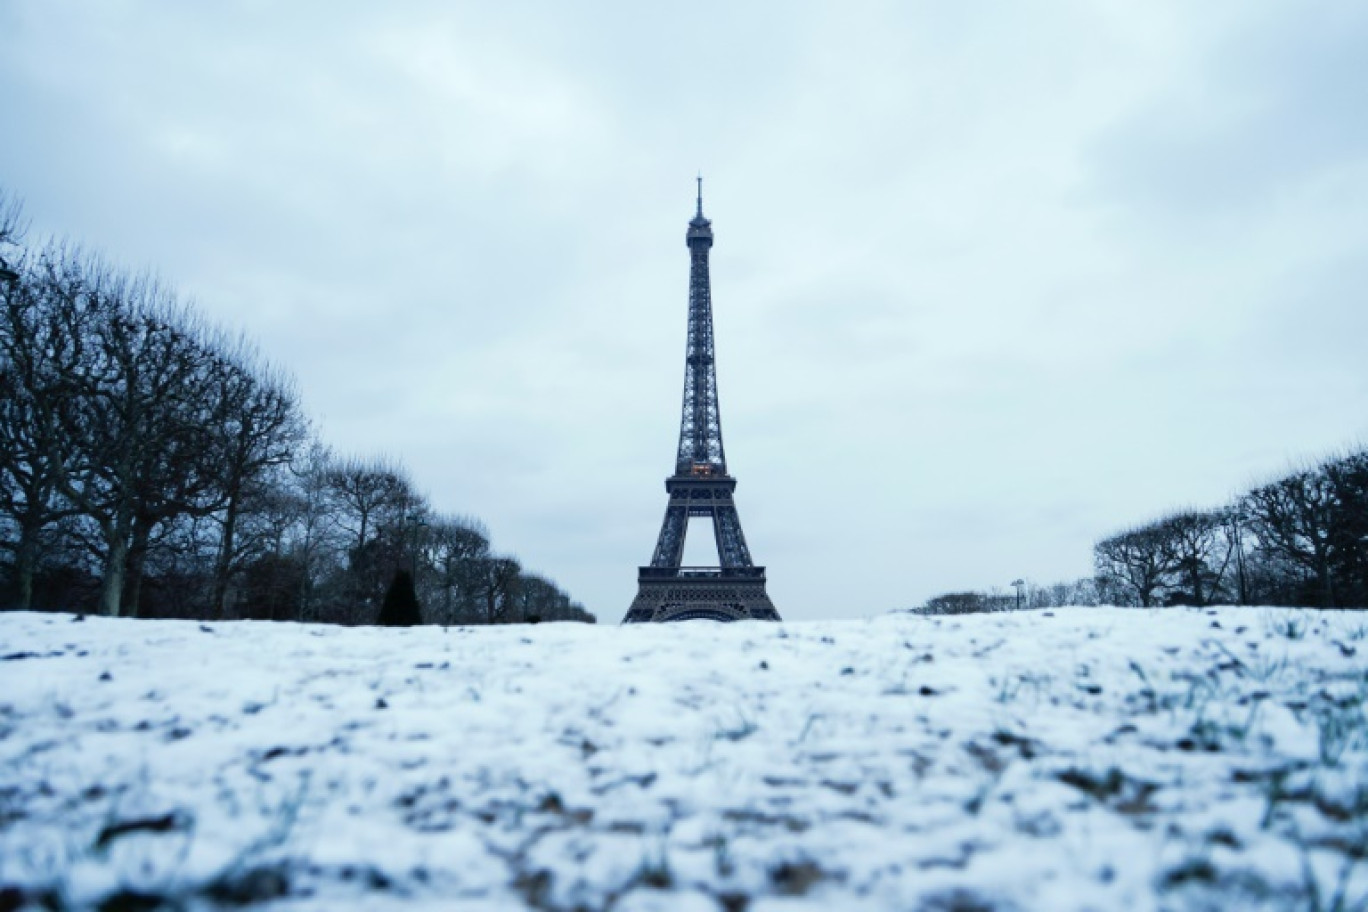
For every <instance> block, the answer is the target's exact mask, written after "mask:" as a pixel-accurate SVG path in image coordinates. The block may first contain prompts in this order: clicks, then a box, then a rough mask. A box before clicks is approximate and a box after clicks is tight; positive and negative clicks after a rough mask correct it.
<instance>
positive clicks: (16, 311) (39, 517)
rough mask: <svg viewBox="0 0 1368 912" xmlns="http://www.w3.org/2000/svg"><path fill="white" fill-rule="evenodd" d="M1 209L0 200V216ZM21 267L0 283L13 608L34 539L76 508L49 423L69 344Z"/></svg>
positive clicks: (35, 557) (4, 491) (29, 593)
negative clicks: (63, 482) (61, 483)
mask: <svg viewBox="0 0 1368 912" xmlns="http://www.w3.org/2000/svg"><path fill="white" fill-rule="evenodd" d="M3 208H4V207H3V202H2V201H0V219H3V218H4V211H3ZM0 228H3V226H0ZM24 272H25V274H24V275H22V276H20V277H19V278H18V279H16V281H14V282H12V283H6V284H5V285H4V286H3V287H0V295H3V297H2V298H0V302H2V303H3V311H0V514H3V515H5V516H7V517H9V519H10V520H11V522H12V523H13V525H14V528H15V535H14V537H13V540H12V541H11V540H10V539H9V538H8V537H6V538H5V539H4V540H3V544H4V545H5V546H6V547H8V548H10V549H11V550H13V552H14V567H15V579H16V583H17V589H18V597H17V600H16V606H17V607H18V608H20V609H22V610H27V609H28V608H31V607H32V605H33V577H34V573H35V571H36V569H37V564H38V561H39V557H40V553H39V552H40V539H41V537H42V536H43V535H44V532H45V530H47V529H48V528H49V527H50V526H51V525H53V524H54V523H57V522H59V521H60V520H62V519H63V518H64V517H66V516H70V515H72V514H73V513H74V512H75V510H74V509H73V508H72V507H71V505H70V503H69V502H67V501H66V500H65V499H64V498H62V497H61V495H60V493H59V488H58V475H59V473H58V471H57V466H56V464H55V462H54V460H55V459H57V458H60V457H59V456H58V455H57V448H56V447H55V441H54V439H53V436H52V433H53V432H52V422H51V420H50V417H51V416H50V409H51V406H52V396H51V390H52V386H53V383H54V379H55V378H56V377H60V376H61V375H62V374H63V373H64V372H65V371H69V370H71V368H72V363H73V360H74V357H75V349H74V348H73V346H71V345H69V344H66V343H67V340H64V339H63V338H61V337H60V333H59V332H58V330H59V328H60V321H59V320H56V319H54V313H53V307H52V301H51V299H50V298H49V297H45V296H44V292H45V290H46V291H49V292H50V290H51V289H50V287H49V286H45V285H44V284H43V283H41V282H39V281H37V280H36V278H35V277H34V276H33V275H31V274H28V273H29V272H30V271H29V270H28V269H25V270H24Z"/></svg>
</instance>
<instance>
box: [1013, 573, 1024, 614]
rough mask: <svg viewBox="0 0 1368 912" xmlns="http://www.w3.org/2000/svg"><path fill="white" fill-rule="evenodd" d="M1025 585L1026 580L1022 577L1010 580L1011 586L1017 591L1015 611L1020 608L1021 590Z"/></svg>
mask: <svg viewBox="0 0 1368 912" xmlns="http://www.w3.org/2000/svg"><path fill="white" fill-rule="evenodd" d="M1025 585H1026V581H1025V580H1023V579H1014V580H1012V588H1013V589H1015V590H1016V591H1017V611H1020V610H1021V590H1022V587H1024V586H1025Z"/></svg>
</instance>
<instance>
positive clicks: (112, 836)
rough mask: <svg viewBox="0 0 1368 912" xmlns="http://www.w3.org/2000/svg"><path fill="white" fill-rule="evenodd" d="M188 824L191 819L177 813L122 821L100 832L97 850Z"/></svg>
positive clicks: (180, 827)
mask: <svg viewBox="0 0 1368 912" xmlns="http://www.w3.org/2000/svg"><path fill="white" fill-rule="evenodd" d="M188 824H189V819H188V818H187V817H185V816H184V815H182V814H180V813H178V812H176V811H172V812H170V813H169V814H162V815H161V816H159V817H138V818H135V819H133V820H121V821H119V822H118V823H111V824H107V825H106V826H105V827H104V828H103V829H101V830H100V835H99V836H97V837H95V848H97V849H103V848H104V847H105V846H107V845H109V844H110V843H111V842H113V841H114V840H116V839H119V838H120V837H123V836H127V835H129V834H130V833H173V832H175V831H177V830H181V829H184V828H185V827H186V826H187V825H188ZM101 908H103V906H101Z"/></svg>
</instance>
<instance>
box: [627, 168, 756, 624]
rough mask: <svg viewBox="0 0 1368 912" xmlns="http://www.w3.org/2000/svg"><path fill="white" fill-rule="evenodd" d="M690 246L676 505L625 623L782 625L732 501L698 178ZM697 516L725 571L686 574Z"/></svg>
mask: <svg viewBox="0 0 1368 912" xmlns="http://www.w3.org/2000/svg"><path fill="white" fill-rule="evenodd" d="M685 243H686V244H687V245H688V248H689V327H688V344H687V346H686V347H685V352H684V402H683V408H682V409H681V414H680V420H679V448H678V450H677V452H676V457H675V471H674V474H673V475H672V476H670V477H669V478H667V479H665V490H666V491H667V492H669V495H670V500H669V504H668V505H667V506H666V508H665V520H664V522H663V523H662V524H661V527H660V536H659V538H658V539H657V540H656V547H655V551H654V553H653V554H652V556H651V564H650V566H648V567H642V568H640V574H639V576H638V580H637V584H638V585H637V597H636V599H635V600H634V601H633V602H632V606H631V608H630V609H628V611H627V616H626V617H625V618H624V619H623V623H629V624H630V623H637V622H642V621H676V620H689V619H695V618H697V619H704V618H706V619H709V620H715V621H735V620H747V619H753V620H769V621H777V620H779V613H778V612H777V611H776V610H775V609H774V605H773V603H771V602H770V600H769V596H768V595H767V594H766V593H765V568H764V567H757V566H755V564H754V563H753V562H752V561H751V555H750V549H749V548H748V547H747V546H746V537H745V535H744V534H743V533H742V532H741V519H740V517H739V516H738V514H737V512H736V504H735V502H734V501H733V500H732V492H733V491H735V490H736V479H735V478H732V477H731V476H730V475H728V474H727V457H726V454H725V452H724V450H723V448H722V415H721V411H720V409H719V408H718V404H717V369H716V363H715V358H714V349H713V320H712V283H711V279H710V278H709V275H708V253H709V251H710V250H711V249H712V245H713V233H712V222H710V221H709V220H708V219H707V218H706V217H704V215H703V177H702V175H699V177H698V207H697V209H696V210H695V214H694V217H693V219H692V220H691V221H690V222H689V229H688V232H687V233H686V234H685ZM691 516H695V517H708V518H710V519H711V520H712V524H713V537H714V540H715V542H716V544H717V555H718V563H719V566H716V567H683V566H681V563H682V561H683V556H684V539H685V536H686V535H687V534H688V530H689V517H691Z"/></svg>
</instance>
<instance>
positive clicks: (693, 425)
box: [675, 175, 727, 475]
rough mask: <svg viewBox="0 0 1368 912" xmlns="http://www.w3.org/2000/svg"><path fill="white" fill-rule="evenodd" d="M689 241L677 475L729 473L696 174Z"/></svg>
mask: <svg viewBox="0 0 1368 912" xmlns="http://www.w3.org/2000/svg"><path fill="white" fill-rule="evenodd" d="M685 243H687V244H688V245H689V342H688V346H687V348H686V349H685V353H684V408H683V415H682V417H681V420H680V422H679V454H678V457H677V459H676V460H675V474H677V475H685V474H688V473H689V472H690V471H692V470H693V468H694V466H699V467H703V466H707V467H709V469H710V471H712V472H716V473H718V474H721V475H725V474H727V457H726V454H725V453H724V452H723V449H722V415H721V411H720V409H719V408H718V405H717V369H716V366H715V358H714V355H713V321H712V282H711V279H710V278H709V276H708V251H709V250H711V249H712V245H713V233H712V222H710V221H708V220H707V219H706V218H704V217H703V176H702V175H699V177H698V213H697V214H696V215H695V216H694V217H693V221H691V222H689V231H688V234H686V235H685Z"/></svg>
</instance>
